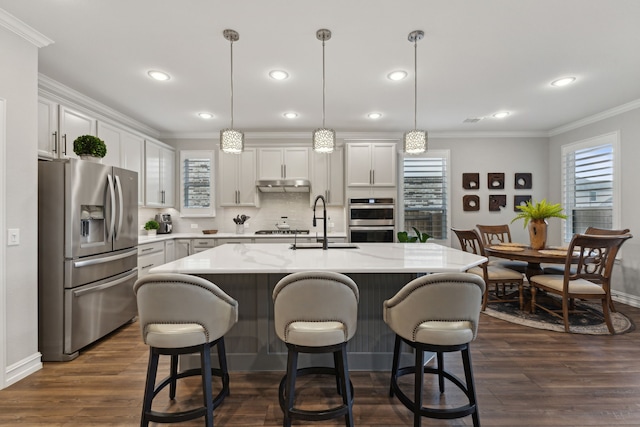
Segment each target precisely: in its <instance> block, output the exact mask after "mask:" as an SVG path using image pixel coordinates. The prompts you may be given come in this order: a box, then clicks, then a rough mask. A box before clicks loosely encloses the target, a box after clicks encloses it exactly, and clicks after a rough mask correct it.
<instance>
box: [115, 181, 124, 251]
mask: <svg viewBox="0 0 640 427" xmlns="http://www.w3.org/2000/svg"><path fill="white" fill-rule="evenodd" d="M115 177H116V187H117V189H118V228H117V229H116V234H115V236H114V239H115V240H118V237H119V236H120V232H121V231H122V215H123V206H122V205H123V204H124V200H123V197H122V185H121V184H120V176H119V175H115Z"/></svg>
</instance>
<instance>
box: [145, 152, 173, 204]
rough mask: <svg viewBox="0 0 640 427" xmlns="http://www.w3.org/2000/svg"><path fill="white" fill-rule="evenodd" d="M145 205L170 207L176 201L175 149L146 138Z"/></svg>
mask: <svg viewBox="0 0 640 427" xmlns="http://www.w3.org/2000/svg"><path fill="white" fill-rule="evenodd" d="M144 147H145V148H144V155H145V206H148V207H162V208H170V207H173V206H174V203H175V200H174V199H175V197H174V193H175V150H174V149H173V148H171V147H169V146H168V145H165V144H162V143H161V142H157V141H152V140H149V139H147V140H145V145H144Z"/></svg>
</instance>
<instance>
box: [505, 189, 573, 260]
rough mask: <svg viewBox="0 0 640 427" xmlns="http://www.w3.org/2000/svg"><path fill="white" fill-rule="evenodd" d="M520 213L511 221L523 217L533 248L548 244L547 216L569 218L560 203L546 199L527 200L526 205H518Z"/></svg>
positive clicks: (540, 247)
mask: <svg viewBox="0 0 640 427" xmlns="http://www.w3.org/2000/svg"><path fill="white" fill-rule="evenodd" d="M516 209H519V210H520V213H518V215H516V217H515V218H513V219H512V220H511V223H513V222H515V221H517V220H519V219H523V220H524V228H527V226H528V227H529V239H530V241H531V247H532V248H533V249H543V248H544V247H545V246H546V244H547V225H548V224H547V218H561V219H567V215H565V214H564V213H563V212H562V211H563V208H562V206H561V205H560V203H554V204H551V203H548V202H547V200H546V199H542V200H541V201H539V202H535V201H531V200H529V201H527V203H526V204H525V205H520V206H516Z"/></svg>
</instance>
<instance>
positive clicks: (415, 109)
mask: <svg viewBox="0 0 640 427" xmlns="http://www.w3.org/2000/svg"><path fill="white" fill-rule="evenodd" d="M413 129H414V130H415V129H418V38H417V37H416V39H415V40H414V42H413Z"/></svg>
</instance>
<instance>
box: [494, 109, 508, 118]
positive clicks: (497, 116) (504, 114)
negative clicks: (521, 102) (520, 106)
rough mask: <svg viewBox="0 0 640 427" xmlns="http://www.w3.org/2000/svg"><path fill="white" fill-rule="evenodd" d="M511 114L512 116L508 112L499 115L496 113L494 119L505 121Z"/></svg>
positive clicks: (501, 112)
mask: <svg viewBox="0 0 640 427" xmlns="http://www.w3.org/2000/svg"><path fill="white" fill-rule="evenodd" d="M509 114H511V113H510V112H508V111H500V112H499V113H495V114H494V115H493V117H495V118H496V119H504V118H505V117H507V116H508V115H509Z"/></svg>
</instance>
